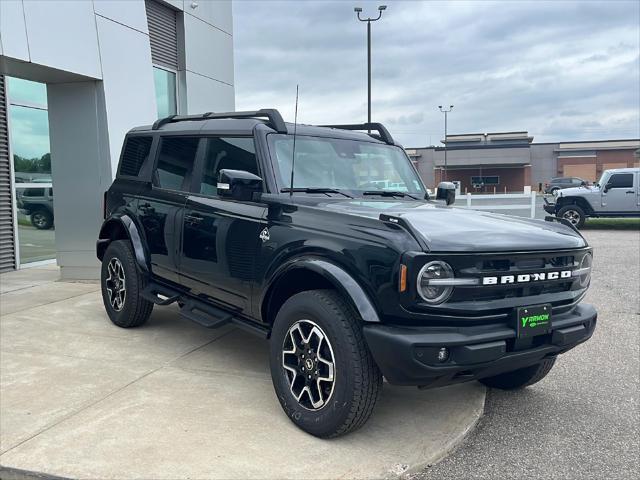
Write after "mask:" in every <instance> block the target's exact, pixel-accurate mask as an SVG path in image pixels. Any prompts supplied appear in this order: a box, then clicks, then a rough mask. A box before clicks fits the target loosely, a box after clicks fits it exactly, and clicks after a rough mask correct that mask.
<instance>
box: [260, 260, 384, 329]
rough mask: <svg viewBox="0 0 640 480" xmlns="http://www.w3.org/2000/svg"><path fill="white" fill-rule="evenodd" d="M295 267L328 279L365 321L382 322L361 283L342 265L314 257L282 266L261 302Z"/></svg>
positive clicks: (273, 277)
mask: <svg viewBox="0 0 640 480" xmlns="http://www.w3.org/2000/svg"><path fill="white" fill-rule="evenodd" d="M295 269H306V270H310V271H312V272H314V273H317V274H319V275H321V276H322V277H324V278H325V279H326V280H328V281H329V282H330V283H331V284H332V285H333V286H334V287H335V288H336V290H338V291H339V292H340V293H342V294H343V295H344V296H345V298H347V299H349V300H350V301H351V303H352V305H353V306H354V307H355V309H356V310H357V311H358V314H359V315H360V317H361V318H362V320H363V321H365V322H367V323H380V317H379V316H378V312H377V311H376V308H375V306H374V304H373V302H372V301H371V299H370V298H369V296H368V295H367V293H366V292H365V291H364V289H363V288H362V287H361V286H360V284H359V283H358V282H357V281H356V280H355V279H354V278H353V277H352V276H351V275H350V274H349V273H348V272H346V271H345V270H344V269H343V268H342V267H340V266H338V265H336V264H335V263H332V262H329V261H327V260H323V259H320V258H313V257H302V258H296V259H294V260H292V261H290V262H288V263H286V264H285V265H283V266H281V267H280V268H279V269H278V270H277V271H276V272H275V273H274V275H273V276H272V277H271V280H270V281H269V283H268V286H267V288H266V289H265V293H264V295H263V298H262V300H261V303H262V302H264V301H265V300H267V298H268V296H269V294H270V292H271V291H272V287H273V286H274V285H275V284H276V283H277V282H278V280H279V279H280V278H281V277H282V276H283V275H285V274H286V273H288V272H291V271H292V270H295Z"/></svg>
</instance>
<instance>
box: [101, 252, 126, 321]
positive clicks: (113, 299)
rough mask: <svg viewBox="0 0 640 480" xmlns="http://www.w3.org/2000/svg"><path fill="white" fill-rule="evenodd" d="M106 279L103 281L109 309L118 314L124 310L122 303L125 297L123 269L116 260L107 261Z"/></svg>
mask: <svg viewBox="0 0 640 480" xmlns="http://www.w3.org/2000/svg"><path fill="white" fill-rule="evenodd" d="M107 273H108V275H109V276H108V277H107V278H106V279H105V285H106V288H107V294H108V295H109V303H110V304H111V308H113V309H114V310H115V311H116V312H119V311H120V310H122V309H123V308H124V301H125V299H126V296H127V290H126V281H125V275H124V267H123V266H122V263H121V262H120V260H118V259H117V258H112V259H111V260H109V265H107Z"/></svg>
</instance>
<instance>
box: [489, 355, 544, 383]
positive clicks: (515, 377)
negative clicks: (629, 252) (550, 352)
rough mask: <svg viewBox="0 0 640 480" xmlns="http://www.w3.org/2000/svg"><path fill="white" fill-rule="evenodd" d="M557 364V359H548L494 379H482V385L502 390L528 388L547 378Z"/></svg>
mask: <svg viewBox="0 0 640 480" xmlns="http://www.w3.org/2000/svg"><path fill="white" fill-rule="evenodd" d="M555 363H556V359H555V358H548V359H546V360H543V361H542V362H540V363H536V364H535V365H531V366H530V367H525V368H520V369H518V370H514V371H512V372H506V373H501V374H500V375H496V376H494V377H487V378H481V379H480V383H483V384H484V385H486V386H487V387H491V388H499V389H501V390H515V389H518V388H524V387H528V386H529V385H533V384H534V383H538V382H539V381H540V380H542V379H543V378H544V377H546V376H547V374H548V373H549V372H550V371H551V369H552V368H553V365H554V364H555Z"/></svg>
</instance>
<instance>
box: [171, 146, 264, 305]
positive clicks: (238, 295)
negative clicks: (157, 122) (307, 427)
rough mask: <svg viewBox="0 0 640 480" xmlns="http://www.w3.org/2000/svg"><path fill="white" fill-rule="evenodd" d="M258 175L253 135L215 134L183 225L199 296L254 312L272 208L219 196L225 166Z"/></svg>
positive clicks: (185, 264) (186, 259)
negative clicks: (258, 271)
mask: <svg viewBox="0 0 640 480" xmlns="http://www.w3.org/2000/svg"><path fill="white" fill-rule="evenodd" d="M224 168H226V169H234V170H244V171H249V172H251V173H254V174H256V175H257V174H258V166H257V162H256V156H255V149H254V144H253V139H252V138H248V137H225V138H220V137H212V138H208V139H207V140H206V149H205V155H204V156H203V158H202V161H201V162H200V165H198V166H197V167H196V170H197V172H199V173H197V174H196V175H195V177H196V179H195V181H194V183H193V187H192V189H193V194H192V195H190V196H189V197H188V198H187V202H186V204H185V210H184V219H183V229H182V256H181V259H180V275H181V281H182V283H183V285H185V286H187V287H189V288H191V290H192V293H193V294H194V295H204V296H205V297H208V298H209V299H213V300H215V301H218V302H220V303H222V304H224V305H225V306H226V307H228V308H232V309H235V310H237V311H239V312H243V313H244V314H246V315H251V311H250V305H251V289H252V286H253V283H254V277H255V265H256V255H257V253H258V251H259V246H260V242H261V240H260V232H261V231H262V230H263V229H264V228H265V227H266V220H265V216H266V210H267V209H266V207H265V206H264V205H261V204H258V203H252V202H236V201H234V200H228V199H224V198H222V197H219V196H218V192H217V179H218V173H219V171H220V170H222V169H224Z"/></svg>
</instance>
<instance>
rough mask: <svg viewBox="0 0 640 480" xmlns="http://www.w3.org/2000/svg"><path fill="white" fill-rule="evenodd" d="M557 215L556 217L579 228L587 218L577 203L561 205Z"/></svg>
mask: <svg viewBox="0 0 640 480" xmlns="http://www.w3.org/2000/svg"><path fill="white" fill-rule="evenodd" d="M557 216H558V218H564V219H565V220H568V221H569V222H571V224H572V225H573V226H574V227H576V228H581V227H582V226H583V225H584V222H585V220H586V219H587V216H586V215H585V214H584V210H583V209H582V208H580V207H579V206H578V205H567V206H565V207H562V208H561V209H560V210H559V211H558V215H557Z"/></svg>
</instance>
